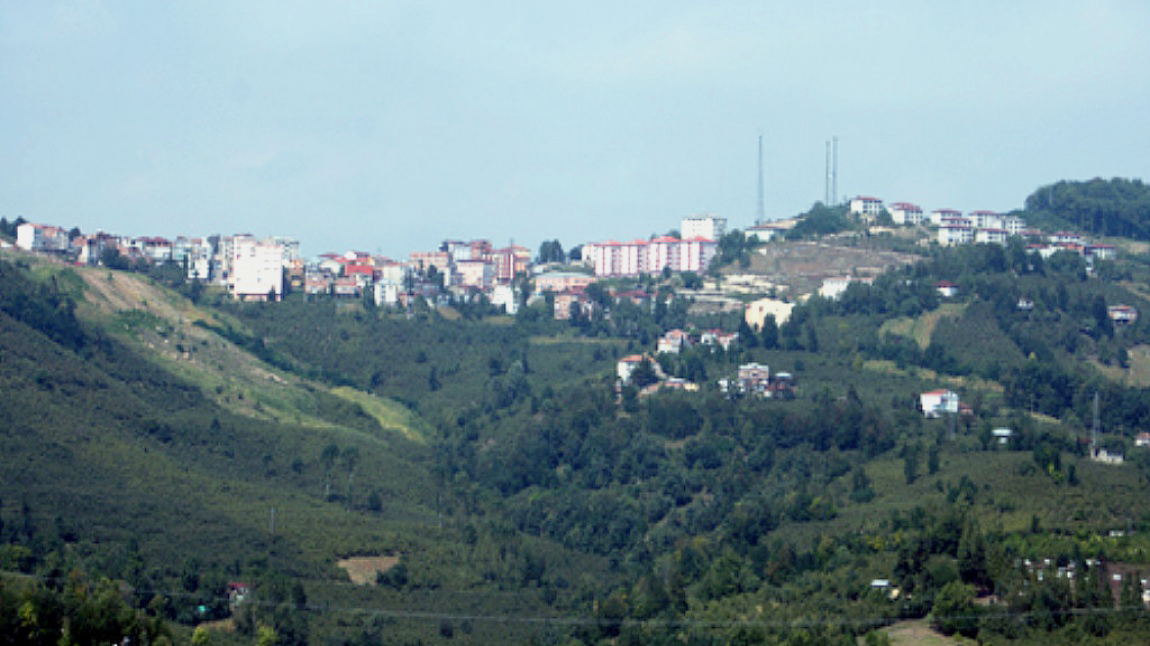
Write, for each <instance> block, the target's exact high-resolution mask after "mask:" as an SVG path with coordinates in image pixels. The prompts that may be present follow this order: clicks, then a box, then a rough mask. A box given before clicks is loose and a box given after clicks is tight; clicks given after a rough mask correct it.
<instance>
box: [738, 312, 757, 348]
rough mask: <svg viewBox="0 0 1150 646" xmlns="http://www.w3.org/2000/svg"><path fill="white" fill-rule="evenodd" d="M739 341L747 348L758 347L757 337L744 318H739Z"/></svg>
mask: <svg viewBox="0 0 1150 646" xmlns="http://www.w3.org/2000/svg"><path fill="white" fill-rule="evenodd" d="M739 343H742V344H743V345H744V346H745V347H748V348H757V347H759V337H758V336H756V335H755V331H754V330H752V329H751V325H750V324H749V323H747V319H745V318H743V319H739Z"/></svg>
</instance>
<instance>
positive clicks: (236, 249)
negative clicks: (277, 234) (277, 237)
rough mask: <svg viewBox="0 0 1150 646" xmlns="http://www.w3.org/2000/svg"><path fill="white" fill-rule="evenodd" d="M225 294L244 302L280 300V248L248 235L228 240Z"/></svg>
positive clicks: (281, 272)
mask: <svg viewBox="0 0 1150 646" xmlns="http://www.w3.org/2000/svg"><path fill="white" fill-rule="evenodd" d="M231 248H232V255H231V273H229V274H228V292H229V293H230V294H231V295H232V296H233V297H235V298H237V299H240V300H246V301H264V300H279V299H280V298H282V297H283V291H284V290H283V270H284V263H283V257H284V255H283V254H284V250H283V246H282V245H279V244H275V243H273V242H269V241H265V240H257V239H255V238H254V237H251V236H235V237H234V238H233V239H232V244H231Z"/></svg>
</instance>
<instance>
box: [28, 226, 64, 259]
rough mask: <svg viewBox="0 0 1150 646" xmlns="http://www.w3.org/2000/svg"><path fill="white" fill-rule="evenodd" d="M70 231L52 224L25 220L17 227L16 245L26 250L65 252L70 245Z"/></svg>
mask: <svg viewBox="0 0 1150 646" xmlns="http://www.w3.org/2000/svg"><path fill="white" fill-rule="evenodd" d="M69 242H70V241H69V240H68V231H67V229H64V228H63V227H57V226H52V225H50V224H33V223H31V222H24V223H22V224H21V225H20V226H18V227H16V246H17V247H19V248H21V249H23V250H25V251H48V252H63V251H67V250H68V247H69Z"/></svg>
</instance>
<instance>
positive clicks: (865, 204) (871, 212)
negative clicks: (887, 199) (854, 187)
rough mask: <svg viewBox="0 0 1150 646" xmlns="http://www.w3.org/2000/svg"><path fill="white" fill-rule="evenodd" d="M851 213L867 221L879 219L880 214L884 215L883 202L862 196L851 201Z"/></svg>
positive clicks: (875, 198)
mask: <svg viewBox="0 0 1150 646" xmlns="http://www.w3.org/2000/svg"><path fill="white" fill-rule="evenodd" d="M850 211H851V213H853V214H855V215H858V216H861V217H863V218H867V219H871V218H875V217H878V214H879V213H882V200H880V199H878V198H877V197H868V196H866V195H860V196H858V197H856V198H854V199H853V200H851V201H850Z"/></svg>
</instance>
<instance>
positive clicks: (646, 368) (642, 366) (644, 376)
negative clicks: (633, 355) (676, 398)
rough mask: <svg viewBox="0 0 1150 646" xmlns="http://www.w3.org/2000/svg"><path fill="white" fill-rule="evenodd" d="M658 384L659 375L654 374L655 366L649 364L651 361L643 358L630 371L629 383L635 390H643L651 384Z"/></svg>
mask: <svg viewBox="0 0 1150 646" xmlns="http://www.w3.org/2000/svg"><path fill="white" fill-rule="evenodd" d="M658 382H659V375H658V373H656V372H655V366H653V365H652V364H651V360H650V359H648V358H646V357H644V358H643V360H642V361H640V362H639V365H637V366H635V367H634V368H633V369H632V370H631V383H632V384H634V385H635V387H636V388H639V389H643V388H646V387H647V386H650V385H651V384H654V383H658Z"/></svg>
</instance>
